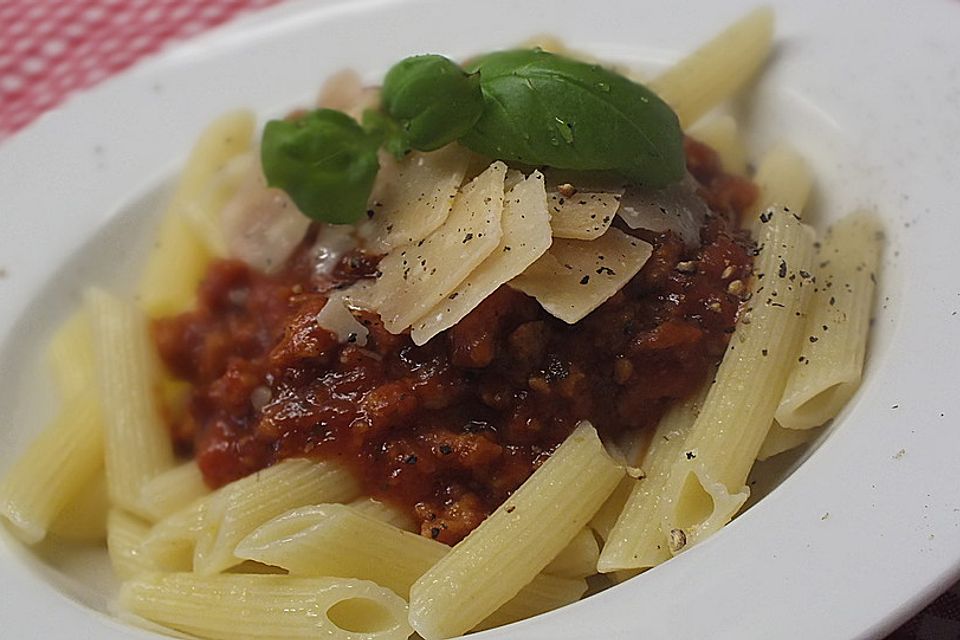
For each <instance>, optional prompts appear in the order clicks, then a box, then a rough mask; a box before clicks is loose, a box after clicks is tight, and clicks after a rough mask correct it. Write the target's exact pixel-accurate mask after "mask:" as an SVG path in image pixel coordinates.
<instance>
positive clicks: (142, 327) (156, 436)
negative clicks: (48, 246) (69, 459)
mask: <svg viewBox="0 0 960 640" xmlns="http://www.w3.org/2000/svg"><path fill="white" fill-rule="evenodd" d="M86 309H87V313H88V314H89V316H90V322H91V325H92V327H93V343H94V353H95V356H96V363H97V372H98V378H99V386H100V397H101V402H102V405H103V425H104V458H105V460H106V469H107V488H108V490H109V493H110V501H111V503H112V504H113V505H114V506H117V507H122V508H124V509H127V510H128V511H131V512H132V513H138V514H139V513H141V512H142V509H141V505H140V492H141V491H142V489H143V487H144V485H146V484H147V482H149V481H150V480H152V479H153V478H154V477H156V476H157V475H158V474H160V473H161V472H163V471H166V470H167V469H169V468H171V467H172V466H173V465H174V459H173V447H172V445H171V443H170V435H169V433H168V432H167V428H166V425H164V424H163V421H162V420H161V418H160V415H159V412H158V410H157V407H156V404H155V391H156V381H157V368H158V363H157V362H156V361H155V358H156V356H155V355H154V353H153V351H152V349H151V345H150V341H149V337H148V335H147V326H146V321H145V319H144V318H143V316H142V315H141V314H140V312H139V311H138V310H137V309H135V308H134V307H133V306H132V305H129V304H127V303H125V302H123V301H122V300H119V299H118V298H115V297H114V296H112V295H110V294H108V293H106V292H105V291H102V290H99V289H91V290H90V291H88V292H87V294H86Z"/></svg>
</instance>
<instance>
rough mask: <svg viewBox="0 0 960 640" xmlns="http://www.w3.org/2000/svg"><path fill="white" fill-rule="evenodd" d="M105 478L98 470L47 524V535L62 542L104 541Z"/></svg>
mask: <svg viewBox="0 0 960 640" xmlns="http://www.w3.org/2000/svg"><path fill="white" fill-rule="evenodd" d="M109 510H110V498H109V496H107V476H106V474H105V473H104V471H103V469H102V468H101V469H100V471H99V472H97V473H96V474H95V475H94V477H93V479H92V480H90V481H88V482H86V483H84V484H83V486H82V488H81V489H80V493H78V494H77V495H76V496H74V497H73V499H72V500H70V502H68V503H67V505H66V506H65V507H64V508H63V509H61V510H60V513H58V514H57V517H56V519H54V521H53V522H51V523H50V529H49V533H50V534H52V535H54V536H56V537H58V538H61V539H63V540H71V541H73V542H87V543H97V542H102V541H103V540H106V538H107V512H108V511H109Z"/></svg>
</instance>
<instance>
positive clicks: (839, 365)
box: [776, 212, 883, 429]
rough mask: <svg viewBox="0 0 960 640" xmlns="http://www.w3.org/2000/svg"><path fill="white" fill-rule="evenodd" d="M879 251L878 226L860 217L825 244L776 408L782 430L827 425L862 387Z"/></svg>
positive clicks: (867, 217) (836, 227)
mask: <svg viewBox="0 0 960 640" xmlns="http://www.w3.org/2000/svg"><path fill="white" fill-rule="evenodd" d="M882 245H883V227H882V226H881V224H880V221H879V220H878V219H877V218H876V216H873V215H870V214H867V213H863V212H859V213H855V214H852V215H850V216H847V217H846V218H844V219H843V220H841V221H840V222H838V223H837V224H835V225H834V226H833V227H832V228H831V229H830V232H829V233H828V234H827V236H826V238H825V239H824V242H823V246H822V249H821V251H820V255H819V260H820V262H819V269H818V270H817V286H816V290H815V291H814V294H813V301H812V303H811V305H810V312H809V314H808V315H807V320H806V325H805V327H804V330H803V333H804V336H803V339H802V340H801V345H802V346H801V348H800V357H799V359H798V360H799V361H798V362H797V363H795V364H794V365H793V368H792V370H791V371H790V377H789V379H788V380H787V388H786V390H785V391H784V393H783V399H782V400H781V401H780V406H779V407H777V413H776V417H777V421H778V422H779V423H780V424H781V425H782V426H783V427H785V428H787V429H809V428H810V427H815V426H818V425H821V424H823V423H825V422H826V421H827V420H829V419H831V418H833V417H834V416H836V415H837V414H838V413H839V412H840V409H841V408H843V406H844V405H845V404H846V403H847V401H848V400H850V398H851V397H852V396H853V393H854V392H855V391H856V390H857V387H859V386H860V378H861V376H862V375H863V360H864V357H865V356H866V352H867V337H868V335H869V333H870V314H871V311H872V308H873V291H874V288H875V287H876V273H877V268H878V265H879V261H880V251H881V248H882Z"/></svg>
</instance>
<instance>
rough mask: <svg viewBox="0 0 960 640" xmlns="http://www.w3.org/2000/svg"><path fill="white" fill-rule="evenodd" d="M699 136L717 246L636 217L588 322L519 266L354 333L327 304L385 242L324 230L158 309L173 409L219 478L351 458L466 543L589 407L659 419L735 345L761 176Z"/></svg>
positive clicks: (452, 539)
mask: <svg viewBox="0 0 960 640" xmlns="http://www.w3.org/2000/svg"><path fill="white" fill-rule="evenodd" d="M685 147H686V154H687V164H688V168H689V170H690V172H691V173H692V174H693V175H694V177H695V178H696V179H697V181H698V182H699V184H700V185H701V189H700V195H701V197H703V198H704V200H705V201H706V202H707V204H708V205H709V206H710V208H711V209H712V211H713V212H714V215H712V216H711V217H709V218H708V219H707V221H706V223H705V225H704V226H703V228H702V230H701V238H700V240H701V242H700V245H699V247H697V248H689V247H687V246H686V245H685V244H684V243H683V241H681V239H680V238H678V237H677V236H676V235H675V234H673V233H672V232H670V231H667V232H664V233H654V232H649V231H643V230H630V229H627V228H626V227H622V230H624V231H626V232H628V233H632V234H634V235H636V236H638V237H640V238H641V239H643V240H645V241H647V242H649V243H650V244H651V245H652V246H653V248H654V250H653V254H652V256H651V257H650V259H649V260H648V261H647V263H646V264H645V266H644V267H643V269H642V270H641V271H640V272H639V273H638V274H637V275H636V276H635V277H634V278H633V279H632V280H631V281H630V282H629V283H628V284H627V286H625V287H624V288H623V289H622V290H620V291H619V292H618V293H616V294H615V295H614V296H613V297H611V298H610V299H609V300H607V301H606V302H605V303H604V304H603V305H602V306H600V307H599V308H598V309H596V310H595V311H594V312H592V313H591V314H590V315H588V316H587V317H586V318H584V319H583V320H581V321H580V322H579V323H577V324H576V325H573V326H571V325H567V324H565V323H564V322H562V321H560V320H558V319H556V318H554V317H553V316H551V315H549V314H547V313H546V312H545V311H544V310H543V309H542V308H541V307H540V305H539V304H538V303H537V302H536V300H534V299H533V298H529V297H527V296H526V295H525V294H523V293H521V292H519V291H516V290H513V289H511V288H510V287H508V286H502V287H501V288H500V289H498V290H497V291H496V292H495V293H494V294H493V295H491V296H490V297H488V298H487V299H486V300H485V301H484V302H483V303H481V304H480V305H479V306H478V307H477V308H476V309H474V310H473V311H472V312H471V313H470V314H469V315H467V316H466V317H465V318H464V319H463V320H461V321H460V322H459V323H458V324H457V325H455V326H454V327H452V328H451V329H449V330H447V331H445V332H444V333H442V334H440V335H438V336H436V337H435V338H433V339H432V340H430V341H429V342H428V343H427V344H425V345H423V346H416V345H415V344H414V343H413V342H412V340H411V339H410V337H409V336H408V335H406V334H400V335H394V334H391V333H389V332H388V331H386V330H385V329H384V327H383V325H382V323H381V322H380V319H379V318H378V317H377V316H376V315H375V314H372V313H367V312H360V313H357V314H355V315H357V317H358V320H359V321H360V322H362V324H364V325H365V326H366V327H367V329H368V330H369V335H368V336H367V340H366V343H365V344H363V345H360V344H359V343H358V342H356V341H352V340H350V339H348V340H347V341H346V342H344V343H341V342H339V341H338V339H337V336H336V335H334V333H332V332H331V331H328V330H327V329H325V328H323V327H320V326H319V325H318V323H317V322H316V316H317V313H318V312H319V311H320V310H321V309H322V308H323V306H324V304H325V303H326V301H327V298H328V296H329V295H330V293H331V291H334V290H335V289H337V288H338V287H343V286H346V285H349V284H351V283H353V282H356V281H358V280H361V279H365V278H372V277H374V276H375V274H376V265H377V257H376V256H370V255H367V254H364V253H362V252H360V251H353V252H351V253H348V254H347V255H346V256H344V257H343V258H342V259H341V260H340V262H339V263H338V265H337V266H336V268H335V269H334V270H333V272H332V273H328V274H325V275H318V274H317V273H316V270H315V269H313V265H312V264H311V261H310V252H309V250H308V249H309V246H310V245H311V243H312V240H313V238H311V237H308V238H307V239H306V240H305V241H304V243H303V245H302V246H301V249H300V250H298V252H297V253H296V254H294V256H293V257H292V258H291V259H290V260H289V261H288V262H287V264H286V265H285V266H284V268H283V269H282V270H281V271H280V272H279V273H276V274H273V275H264V274H262V273H258V272H256V271H254V270H253V269H251V268H250V267H248V266H247V265H245V264H244V263H242V262H238V261H231V260H220V261H215V262H214V263H212V265H211V266H210V267H209V271H208V272H207V274H206V278H205V280H204V282H203V283H202V285H201V287H200V290H199V295H198V304H197V308H196V309H195V310H194V311H192V312H189V313H185V314H183V315H180V316H177V317H172V318H165V319H161V320H158V321H156V322H155V324H154V326H153V334H154V338H155V341H156V344H157V347H158V350H159V352H160V354H161V356H162V359H163V360H164V362H165V363H166V365H167V367H168V368H169V370H170V371H171V372H172V373H173V374H174V375H175V376H177V377H178V378H181V379H183V380H185V381H188V382H189V383H190V384H191V393H190V398H189V401H188V405H187V407H186V410H185V412H184V413H183V415H182V416H180V417H178V418H176V419H174V420H172V425H171V429H172V434H173V438H174V441H175V443H176V444H177V446H178V448H179V450H180V451H181V452H182V453H184V454H191V453H192V454H193V455H194V456H195V458H196V460H197V464H198V465H199V466H200V469H201V470H202V472H203V475H204V477H205V479H206V481H207V483H208V484H209V485H211V486H212V487H218V486H221V485H223V484H226V483H228V482H230V481H233V480H236V479H238V478H241V477H243V476H246V475H248V474H250V473H253V472H255V471H258V470H260V469H262V468H265V467H267V466H269V465H271V464H274V463H275V462H277V461H279V460H282V459H285V458H292V457H303V456H309V457H316V458H320V459H327V460H336V461H338V462H340V463H342V464H344V465H346V466H347V467H348V468H350V469H352V470H353V471H354V473H355V475H356V476H357V478H358V479H359V480H360V481H361V484H362V486H363V488H364V490H365V492H366V493H367V494H369V495H372V496H375V497H378V498H381V499H383V500H385V501H388V502H390V503H392V504H394V505H397V506H398V507H401V508H403V509H405V510H407V511H409V512H410V513H411V515H413V516H414V517H415V518H416V520H417V522H418V523H419V524H420V527H421V533H423V534H424V535H426V536H429V537H432V538H434V539H437V540H440V541H442V542H445V543H449V544H453V543H456V542H457V541H459V540H460V539H462V538H463V537H464V536H466V535H467V534H468V533H469V532H470V531H471V530H473V529H474V528H475V527H476V526H477V525H479V524H480V522H482V521H483V519H484V518H485V517H486V516H487V515H489V514H490V513H491V512H492V511H493V510H494V509H496V507H497V506H499V505H500V504H501V503H502V502H503V501H504V500H505V499H506V498H507V497H508V496H509V495H510V494H511V493H512V492H513V491H514V490H516V489H517V488H518V487H519V486H520V484H521V483H522V482H523V481H524V480H526V479H527V478H528V477H529V476H530V475H531V474H532V473H533V471H534V470H535V469H536V468H537V467H538V466H539V464H541V463H542V461H543V460H545V459H546V458H547V457H549V455H550V454H551V453H552V452H553V451H554V450H555V448H556V447H557V446H558V445H559V444H560V443H561V442H562V441H563V440H564V439H565V438H566V436H567V435H569V434H570V432H571V431H572V430H573V429H574V427H575V426H576V424H577V423H578V422H579V421H581V420H590V421H591V422H592V423H593V424H594V425H595V426H596V427H597V429H598V430H599V432H600V433H601V434H602V435H604V436H606V437H608V438H616V437H617V436H618V435H620V434H621V433H623V432H625V431H628V430H629V431H635V430H642V429H645V428H649V427H651V426H653V425H655V424H656V422H657V421H658V419H659V418H660V416H661V415H662V414H663V412H664V411H665V410H666V409H667V408H668V407H669V406H670V405H671V403H673V402H675V401H676V400H678V399H682V398H684V397H686V396H688V395H690V394H691V393H692V392H693V391H694V390H695V389H696V388H697V387H698V386H699V385H701V384H702V383H703V381H704V380H705V379H706V377H707V376H708V375H709V374H710V372H711V371H712V368H713V366H714V365H715V364H716V363H717V362H718V361H719V359H720V358H721V357H722V355H723V352H724V350H725V348H726V344H727V342H728V340H729V337H730V334H731V333H732V331H733V328H734V325H735V323H736V320H737V312H738V309H739V306H740V302H741V299H740V295H741V291H742V290H745V286H744V285H745V282H746V279H747V278H748V277H749V274H750V268H751V261H752V250H751V247H750V244H749V240H748V238H747V237H746V236H745V235H744V234H743V233H741V232H739V231H737V218H738V216H739V214H741V213H742V212H743V211H744V210H745V209H746V208H747V207H748V206H749V205H750V204H751V203H752V201H753V199H754V198H755V197H756V188H755V187H754V185H753V184H752V183H750V182H749V181H747V180H745V179H743V178H739V177H734V176H731V175H728V174H725V173H724V172H723V171H722V169H721V167H720V164H719V161H718V159H717V157H716V154H715V153H714V152H713V151H712V150H711V149H709V148H708V147H706V146H704V145H701V144H699V143H697V142H695V141H692V140H687V143H686V145H685ZM737 283H739V285H740V286H738V284H737Z"/></svg>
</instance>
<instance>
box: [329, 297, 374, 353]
mask: <svg viewBox="0 0 960 640" xmlns="http://www.w3.org/2000/svg"><path fill="white" fill-rule="evenodd" d="M316 319H317V324H318V325H319V326H321V327H323V328H324V329H327V330H329V331H332V332H333V333H335V334H336V336H337V340H339V341H340V342H341V343H343V342H355V343H357V344H358V345H360V346H361V347H362V346H364V345H365V344H367V336H368V335H369V333H370V332H369V331H368V330H367V328H366V327H365V326H363V325H362V324H360V323H359V322H357V319H356V318H354V317H353V314H352V313H350V310H349V309H348V308H347V307H346V304H345V303H344V299H343V298H342V297H340V296H331V297H330V298H328V299H327V303H326V304H325V305H323V308H322V309H320V312H319V313H318V314H317V316H316Z"/></svg>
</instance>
